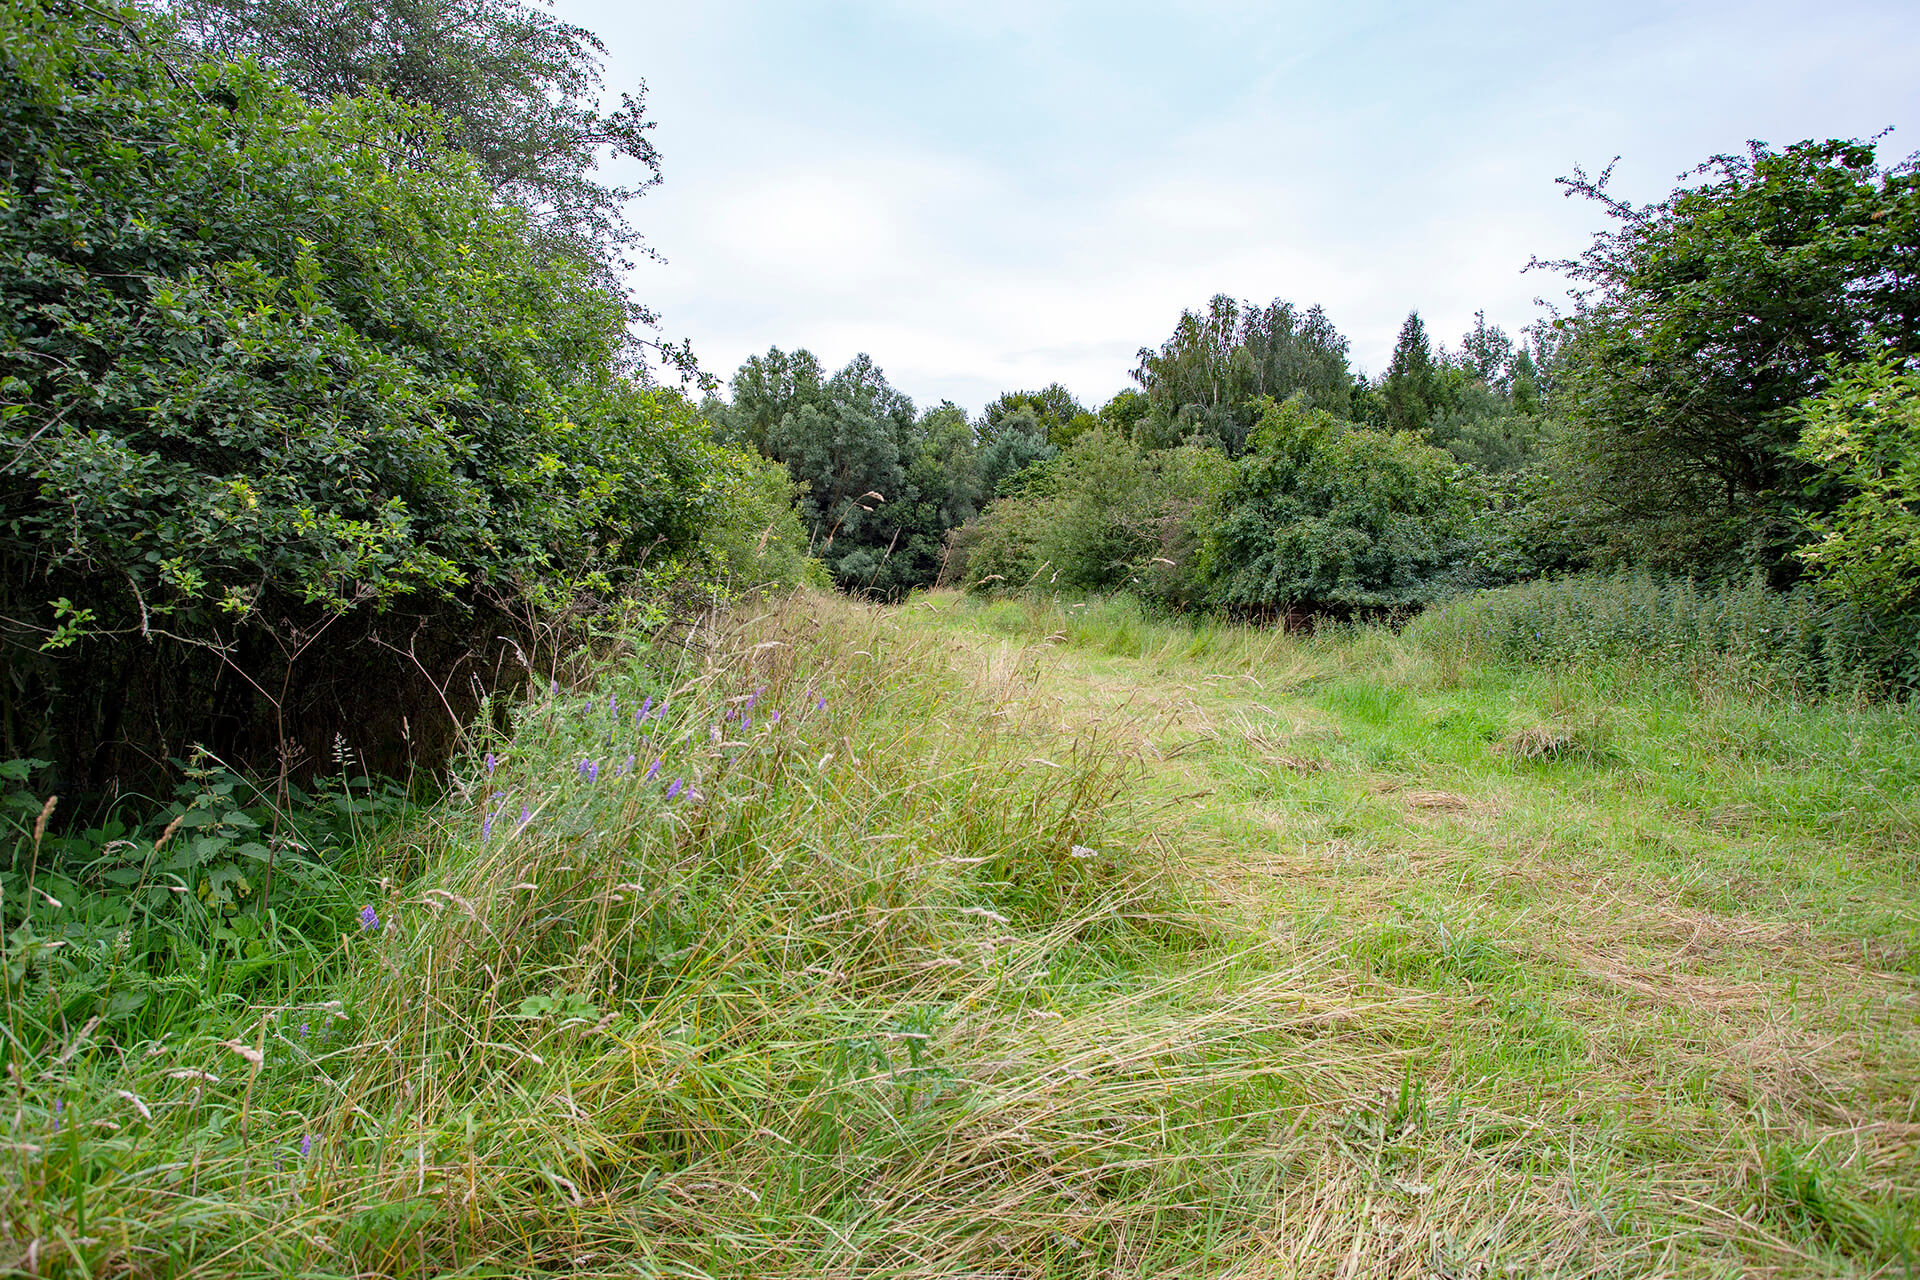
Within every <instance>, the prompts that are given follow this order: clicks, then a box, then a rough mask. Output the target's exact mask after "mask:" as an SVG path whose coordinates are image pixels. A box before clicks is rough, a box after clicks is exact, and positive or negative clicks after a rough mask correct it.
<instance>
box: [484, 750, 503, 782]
mask: <svg viewBox="0 0 1920 1280" xmlns="http://www.w3.org/2000/svg"><path fill="white" fill-rule="evenodd" d="M499 763H500V762H499V761H498V760H497V759H495V758H494V754H493V752H491V751H489V752H487V776H488V777H492V776H493V766H494V765H496V764H499Z"/></svg>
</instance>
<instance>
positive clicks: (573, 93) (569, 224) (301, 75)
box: [170, 0, 660, 320]
mask: <svg viewBox="0 0 1920 1280" xmlns="http://www.w3.org/2000/svg"><path fill="white" fill-rule="evenodd" d="M170 7H171V11H172V12H173V13H174V14H175V15H176V16H177V17H178V18H179V19H180V21H181V23H182V25H183V27H184V28H185V30H186V31H187V32H189V33H190V34H191V35H192V36H193V37H194V38H195V39H196V40H197V41H199V42H200V43H201V44H202V45H203V46H204V47H205V48H207V49H208V50H210V51H211V52H212V53H213V54H214V55H216V56H217V57H219V58H221V59H223V60H237V59H239V58H242V57H252V58H256V59H258V60H259V61H260V62H261V63H262V64H263V65H265V66H267V67H269V68H271V69H272V70H273V71H274V72H275V73H276V74H277V75H278V77H279V78H280V79H281V81H282V82H284V83H285V84H287V85H288V86H289V87H291V88H292V89H293V90H294V91H295V92H297V93H299V94H300V95H301V96H302V97H304V98H306V99H307V101H309V102H311V103H314V104H316V105H320V104H325V103H328V102H330V101H332V100H333V99H334V98H336V97H357V96H363V95H366V94H370V93H374V94H385V95H387V96H390V97H393V98H397V99H400V100H401V101H404V102H411V103H417V104H419V105H421V106H424V107H428V108H430V109H432V110H433V111H435V112H436V113H438V118H439V119H440V120H441V121H442V122H444V125H445V128H446V140H447V141H448V142H449V143H450V144H451V145H453V146H455V147H458V148H460V149H462V150H464V151H465V152H467V153H468V154H469V155H471V156H472V157H473V158H474V162H475V164H476V165H477V167H478V169H479V172H480V174H481V176H482V177H483V178H484V179H485V180H486V181H487V182H488V183H489V184H491V185H492V186H493V188H494V189H495V190H496V191H498V192H500V193H501V194H503V195H505V196H507V197H509V198H511V199H513V200H515V201H517V202H518V203H520V204H521V205H522V206H523V207H525V208H526V209H528V210H529V211H530V212H532V213H533V215H534V218H535V221H536V223H537V224H538V225H540V226H542V227H545V228H548V229H550V230H552V231H554V232H556V233H558V234H559V235H561V236H563V237H565V238H566V239H567V240H568V241H570V242H571V243H572V244H573V245H574V247H575V248H577V249H579V250H581V251H583V252H584V253H586V255H587V256H588V257H590V258H594V259H599V258H601V257H604V256H606V255H608V254H611V253H615V252H617V251H618V250H619V249H620V248H622V247H627V246H632V245H634V244H636V243H637V242H638V236H637V235H636V234H635V233H634V231H633V230H632V228H631V226H629V224H628V223H627V222H626V219H625V215H624V213H623V206H624V205H625V204H626V203H627V202H628V201H630V200H631V199H633V197H635V196H637V195H639V194H640V192H641V191H642V190H644V189H645V188H646V187H649V186H652V185H654V184H655V183H657V182H658V181H659V180H660V157H659V153H658V152H657V151H656V150H655V148H654V145H653V142H652V140H651V139H650V138H649V137H648V133H649V131H650V130H651V129H652V128H653V125H652V122H651V121H648V120H646V119H645V118H644V110H645V109H644V105H643V104H644V99H645V97H646V87H645V86H644V85H641V86H639V88H638V90H637V91H636V92H634V93H632V94H626V95H623V96H622V97H621V100H620V106H619V107H618V108H617V109H615V110H613V111H610V112H608V111H602V110H601V108H600V103H599V99H600V92H601V83H602V82H601V74H600V61H601V59H602V58H603V57H604V56H605V54H606V49H605V47H604V46H603V45H602V44H601V43H600V40H599V38H598V37H597V36H595V35H594V34H593V33H592V32H591V31H588V30H586V29H585V28H584V27H579V26H575V25H573V24H572V23H567V22H562V21H560V20H559V19H558V18H555V17H554V16H553V15H552V14H550V13H546V12H544V11H543V10H541V9H540V8H537V7H535V6H533V5H530V4H524V3H521V0H172V2H171V5H170ZM622 156H628V157H632V158H633V159H635V160H637V161H639V162H640V164H641V166H642V167H643V168H644V169H645V170H646V171H647V174H648V179H647V181H646V182H645V183H643V184H641V185H638V186H617V185H607V184H605V183H604V182H602V181H600V180H599V179H598V178H596V176H595V171H596V169H598V167H599V166H600V164H602V163H604V162H610V161H612V160H615V159H618V158H620V157H622ZM638 314H639V315H640V316H641V317H642V318H644V319H648V320H651V318H652V317H651V315H650V314H649V313H647V312H646V311H645V309H644V308H640V309H639V310H638Z"/></svg>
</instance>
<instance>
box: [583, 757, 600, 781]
mask: <svg viewBox="0 0 1920 1280" xmlns="http://www.w3.org/2000/svg"><path fill="white" fill-rule="evenodd" d="M586 764H587V781H588V782H598V781H600V762H599V761H598V760H589V761H587V762H586Z"/></svg>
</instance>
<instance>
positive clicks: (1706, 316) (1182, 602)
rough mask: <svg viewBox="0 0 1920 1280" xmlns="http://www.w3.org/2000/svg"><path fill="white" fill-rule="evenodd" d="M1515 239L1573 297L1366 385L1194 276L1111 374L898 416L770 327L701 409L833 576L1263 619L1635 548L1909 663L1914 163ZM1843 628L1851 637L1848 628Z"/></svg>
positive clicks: (1919, 222) (1718, 183)
mask: <svg viewBox="0 0 1920 1280" xmlns="http://www.w3.org/2000/svg"><path fill="white" fill-rule="evenodd" d="M1563 182H1564V183H1565V184H1566V185H1567V187H1568V188H1569V192H1570V194H1577V195H1581V196H1584V197H1586V198H1588V199H1590V200H1592V201H1594V202H1596V204H1597V206H1598V207H1599V209H1600V210H1601V211H1602V212H1603V213H1604V214H1605V215H1606V216H1607V217H1608V218H1609V220H1610V223H1611V225H1610V228H1609V229H1608V230H1606V231H1604V232H1602V233H1601V234H1599V235H1597V236H1596V237H1595V239H1594V242H1593V244H1592V246H1591V247H1590V248H1589V249H1588V250H1587V251H1586V252H1585V253H1584V254H1582V255H1581V256H1579V257H1578V258H1575V259H1572V260H1569V261H1564V262H1552V263H1542V264H1536V265H1539V266H1544V267H1547V268H1550V269H1554V270H1557V271H1559V272H1561V273H1563V274H1565V275H1567V276H1570V277H1571V278H1572V279H1573V280H1574V281H1575V282H1576V285H1577V293H1576V296H1575V300H1574V303H1573V305H1572V307H1571V309H1570V310H1569V311H1568V312H1567V313H1565V314H1560V315H1554V316H1551V317H1549V318H1546V319H1542V320H1539V321H1537V322H1535V323H1533V324H1532V325H1530V326H1529V327H1527V328H1526V329H1525V330H1523V331H1521V332H1519V333H1518V334H1512V333H1509V332H1507V331H1505V330H1503V329H1502V328H1500V327H1499V326H1497V325H1494V324H1490V323H1489V322H1488V321H1487V319H1486V317H1485V315H1484V314H1481V315H1478V316H1476V317H1475V322H1474V325H1473V327H1472V329H1470V330H1469V331H1468V332H1466V333H1465V334H1463V335H1461V337H1460V338H1459V340H1458V342H1457V344H1455V345H1452V346H1448V345H1445V344H1436V343H1435V342H1434V341H1433V340H1432V338H1431V337H1430V336H1429V335H1428V333H1427V330H1426V326H1425V324H1424V323H1423V322H1422V320H1421V318H1420V316H1419V314H1418V313H1417V312H1415V313H1411V314H1409V315H1408V317H1407V319H1406V323H1405V324H1404V326H1403V327H1402V328H1401V331H1400V334H1399V338H1398V341H1397V342H1396V344H1395V347H1394V350H1393V355H1392V359H1391V361H1390V362H1389V363H1388V365H1387V368H1386V369H1385V371H1384V372H1383V373H1381V374H1379V375H1378V376H1376V377H1369V376H1368V375H1367V374H1365V373H1363V372H1360V371H1356V370H1354V369H1353V368H1352V367H1351V365H1350V363H1349V360H1348V343H1347V340H1346V338H1345V337H1343V336H1342V335H1341V334H1340V332H1339V330H1338V329H1337V328H1336V327H1335V325H1334V323H1333V321H1332V320H1331V319H1330V318H1329V317H1328V316H1327V315H1326V313H1325V312H1324V311H1323V310H1322V309H1321V308H1319V307H1317V306H1316V307H1311V308H1308V309H1305V310H1302V309H1301V308H1299V307H1297V306H1295V305H1294V304H1292V303H1290V302H1287V301H1284V300H1276V301H1274V302H1272V303H1270V304H1268V305H1264V306H1261V305H1255V304H1249V303H1243V302H1239V301H1236V300H1235V299H1233V298H1231V297H1227V296H1224V295H1222V296H1219V297H1215V298H1214V299H1212V301H1211V302H1209V303H1208V304H1207V306H1206V307H1205V308H1203V309H1201V310H1199V311H1189V312H1186V313H1184V314H1183V315H1182V316H1181V317H1180V319H1179V322H1178V323H1177V324H1176V326H1175V327H1174V331H1173V333H1172V335H1171V336H1170V337H1169V338H1167V340H1166V341H1165V342H1163V343H1162V344H1161V345H1160V346H1159V347H1157V348H1143V349H1142V350H1141V352H1140V355H1139V362H1138V365H1137V367H1136V368H1135V370H1134V372H1133V378H1134V382H1135V384H1136V385H1135V386H1134V387H1132V388H1129V389H1127V390H1125V391H1122V392H1120V393H1119V394H1118V395H1116V396H1115V397H1113V398H1112V399H1111V400H1109V401H1108V402H1107V403H1105V404H1103V405H1100V406H1097V407H1090V406H1086V405H1082V404H1080V403H1078V402H1077V401H1076V400H1075V399H1074V397H1073V396H1072V395H1071V394H1070V393H1069V392H1068V391H1067V390H1066V389H1065V388H1063V387H1061V386H1059V385H1054V386H1049V387H1046V388H1044V389H1042V390H1039V391H1013V392H1008V393H1006V394H1004V395H1002V396H1001V397H999V398H998V399H997V400H995V401H994V402H993V403H992V404H990V405H988V406H987V408H986V410H985V412H984V413H983V414H982V415H981V416H980V417H979V418H978V419H977V420H969V419H968V417H967V415H966V414H965V413H964V412H962V411H961V410H960V409H958V408H956V407H955V406H953V405H950V404H942V405H940V406H939V407H937V408H934V409H930V410H926V411H924V412H916V411H915V409H914V406H913V405H912V403H911V402H910V401H909V400H908V399H907V398H906V397H905V396H902V395H900V394H899V393H898V392H897V391H895V390H893V389H892V388H891V387H889V386H888V385H887V383H886V380H885V378H884V377H883V376H882V375H881V373H880V371H879V370H878V369H877V368H875V367H874V365H873V363H872V361H871V360H870V359H869V358H868V357H866V356H861V357H860V358H859V359H857V360H856V361H855V362H854V363H853V364H851V365H849V366H848V367H847V368H846V369H845V370H842V371H841V372H840V373H838V374H835V375H833V376H831V377H829V376H827V375H826V374H825V372H824V371H823V370H822V369H821V367H820V365H819V362H818V361H817V360H816V359H815V358H814V357H813V356H812V355H811V354H810V353H808V352H806V351H798V352H794V353H792V354H788V353H785V352H782V351H780V350H778V349H775V350H772V351H769V352H768V353H767V354H766V355H765V356H764V357H754V358H752V359H750V360H748V361H747V363H746V364H745V365H743V366H742V367H741V368H740V370H739V372H738V373H736V374H735V375H734V378H733V380H732V384H731V396H730V398H728V399H726V400H721V399H718V398H715V399H711V400H709V401H708V402H707V403H706V404H705V405H703V406H702V413H703V414H704V415H705V416H706V417H707V418H708V419H709V420H710V421H711V422H712V423H713V424H714V429H715V432H716V435H717V437H718V438H719V439H721V440H724V441H727V442H730V443H736V444H740V445H751V446H753V447H754V448H757V449H758V450H760V451H761V452H762V453H764V454H765V455H766V456H768V457H770V458H774V459H777V460H779V461H781V462H783V463H785V464H786V465H787V467H788V470H789V473H790V474H791V476H792V478H793V480H794V481H795V482H796V483H797V484H799V485H800V486H802V492H803V497H802V499H801V517H802V522H803V523H804V524H805V525H806V526H807V527H808V529H809V530H810V532H811V535H812V540H813V548H814V551H815V553H816V554H818V555H820V556H821V557H822V558H824V559H825V561H826V563H827V566H828V568H829V569H830V571H831V572H832V574H833V576H834V578H835V580H836V581H837V582H839V583H840V585H842V586H843V587H845V588H847V589H849V590H856V591H863V592H868V593H871V594H875V595H878V596H881V597H886V598H891V597H894V596H897V595H899V594H900V593H901V592H903V591H905V590H907V589H909V588H911V587H915V586H921V585H926V584H929V583H933V582H935V581H941V582H946V583H951V584H954V585H960V586H965V587H968V588H971V589H975V590H987V591H992V590H1021V589H1027V588H1042V589H1055V590H1065V591H1074V592H1101V591H1114V590H1123V589H1124V590H1127V591H1130V592H1132V593H1134V594H1137V595H1140V596H1142V597H1143V598H1146V599H1149V600H1152V601H1157V602H1159V603H1161V604H1163V605H1166V606H1171V607H1176V608H1182V609H1225V610H1229V611H1233V612H1237V613H1240V614H1244V615H1250V616H1260V617H1268V618H1278V617H1289V616H1291V617H1308V616H1319V615H1325V614H1335V615H1340V616H1347V615H1352V614H1355V613H1362V614H1378V613H1384V612H1392V611H1398V610H1406V609H1410V608H1415V607H1418V606H1421V605H1424V604H1427V603H1430V602H1432V601H1434V600H1437V599H1440V598H1442V597H1445V596H1449V595H1454V594H1458V593H1460V592H1462V591H1466V590H1470V589H1474V588H1483V587H1494V586H1501V585H1504V584H1509V583H1515V582H1522V581H1526V580H1530V579H1534V578H1538V577H1541V576H1543V575H1549V574H1555V573H1562V572H1567V571H1574V570H1580V569H1585V568H1588V567H1604V568H1609V569H1613V568H1618V567H1621V566H1626V565H1633V566H1639V567H1641V568H1644V569H1647V570H1649V571H1653V572H1658V573H1665V574H1669V575H1675V576H1678V577H1681V578H1689V577H1691V578H1697V579H1702V580H1711V581H1736V580H1737V581H1745V580H1747V579H1750V578H1757V579H1758V580H1759V581H1760V582H1762V583H1763V584H1765V585H1766V586H1769V587H1772V588H1775V589H1786V588H1789V587H1792V586H1794V585H1795V584H1798V583H1801V582H1802V581H1809V582H1811V583H1812V584H1813V585H1814V586H1816V587H1817V588H1818V589H1819V590H1821V591H1822V592H1823V593H1824V597H1825V598H1826V599H1827V600H1828V601H1829V603H1830V604H1832V605H1833V606H1834V607H1836V608H1844V609H1847V610H1850V611H1852V612H1853V613H1854V614H1857V615H1858V618H1857V622H1858V626H1860V627H1865V628H1867V629H1868V630H1870V631H1872V632H1873V633H1874V634H1877V635H1879V636H1881V637H1882V639H1883V643H1882V644H1881V645H1880V646H1879V648H1878V649H1877V650H1876V652H1878V653H1879V654H1880V655H1881V657H1882V659H1884V661H1885V663H1886V664H1887V666H1888V672H1887V674H1888V675H1889V676H1890V677H1891V678H1893V679H1894V680H1895V681H1896V682H1901V683H1908V684H1910V683H1912V682H1913V681H1914V680H1915V679H1916V678H1920V667H1916V656H1915V649H1914V637H1915V634H1916V629H1917V628H1920V373H1917V372H1916V363H1915V361H1916V356H1920V175H1917V174H1916V172H1915V168H1914V166H1913V164H1912V163H1911V162H1909V163H1906V164H1901V165H1896V166H1893V167H1891V168H1885V167H1882V166H1881V165H1880V163H1879V162H1878V160H1877V158H1876V154H1875V146H1874V144H1872V143H1861V142H1848V141H1827V142H1814V141H1809V142H1802V143H1798V144H1795V145H1792V146H1789V147H1786V148H1784V149H1782V150H1773V149H1770V148H1768V147H1765V146H1763V145H1760V144H1754V145H1753V146H1752V147H1751V148H1750V149H1749V150H1748V152H1746V153H1745V154H1742V155H1736V156H1720V157H1715V158H1714V159H1713V160H1711V161H1709V162H1708V163H1707V164H1705V165H1703V166H1701V168H1700V169H1699V170H1698V171H1696V172H1695V173H1694V174H1692V175H1690V177H1689V179H1688V180H1687V181H1686V182H1684V184H1683V185H1682V186H1681V187H1680V188H1678V189H1677V190H1675V192H1674V193H1673V194H1672V195H1671V196H1669V197H1668V198H1667V199H1666V200H1663V201H1661V202H1659V203H1657V204H1653V205H1649V206H1646V207H1639V206H1634V205H1631V204H1628V203H1625V202H1623V201H1620V200H1618V199H1616V198H1615V197H1614V196H1612V195H1611V194H1610V192H1609V191H1608V189H1607V176H1606V175H1605V174H1602V175H1601V176H1600V177H1598V178H1589V177H1588V176H1586V175H1585V174H1582V173H1579V172H1578V171H1576V173H1575V174H1574V176H1573V177H1571V178H1567V179H1563ZM1848 625H1849V627H1853V628H1854V629H1855V630H1857V629H1858V627H1855V625H1854V624H1853V623H1849V624H1848Z"/></svg>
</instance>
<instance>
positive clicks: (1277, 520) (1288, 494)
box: [1207, 398, 1465, 613]
mask: <svg viewBox="0 0 1920 1280" xmlns="http://www.w3.org/2000/svg"><path fill="white" fill-rule="evenodd" d="M1455 470H1456V468H1455V465H1454V462H1453V460H1452V459H1451V458H1449V457H1448V456H1447V455H1446V454H1445V453H1443V452H1441V451H1440V450H1438V449H1435V448H1433V447H1432V446H1430V445H1426V444H1422V443H1421V442H1420V441H1419V439H1418V438H1417V437H1415V436H1413V435H1411V434H1409V433H1406V432H1396V433H1388V432H1382V431H1375V430H1371V429H1368V428H1362V427H1355V426H1352V425H1351V424H1348V423H1343V422H1341V421H1340V420H1339V419H1337V418H1335V417H1334V416H1333V415H1332V414H1331V413H1329V412H1327V411H1326V410H1324V409H1315V408H1311V407H1309V406H1308V405H1307V404H1306V403H1305V402H1304V400H1303V399H1301V398H1295V399H1292V400H1289V401H1287V402H1286V403H1284V404H1272V403H1269V404H1268V405H1267V407H1266V410H1265V412H1264V414H1263V415H1262V417H1261V420H1260V424H1259V426H1258V427H1257V428H1256V430H1255V432H1254V436H1253V440H1252V448H1251V450H1250V451H1249V452H1248V454H1247V455H1246V457H1244V458H1242V459H1240V461H1239V462H1238V464H1237V465H1236V468H1235V472H1234V476H1233V479H1232V481H1231V482H1230V483H1229V484H1228V485H1227V487H1226V489H1225V490H1224V491H1223V492H1222V494H1221V496H1220V499H1219V517H1218V520H1217V522H1216V523H1214V524H1213V525H1212V527H1211V529H1210V531H1209V535H1208V541H1207V559H1208V563H1209V569H1210V576H1211V578H1212V580H1213V584H1214V585H1213V590H1214V597H1215V599H1216V600H1217V601H1218V602H1219V603H1220V604H1223V605H1226V606H1228V607H1230V608H1233V609H1237V610H1248V611H1257V612H1262V613H1270V612H1274V611H1281V612H1296V611H1298V612H1319V611H1322V610H1337V611H1349V610H1355V609H1359V610H1376V609H1400V608H1406V607H1409V606H1413V605H1418V604H1422V603H1425V602H1426V601H1427V600H1429V599H1431V598H1432V597H1433V595H1434V593H1435V591H1436V590H1437V586H1436V582H1435V579H1436V577H1437V575H1438V573H1439V571H1440V570H1441V569H1442V568H1443V567H1444V566H1445V565H1446V564H1447V562H1448V560H1449V558H1450V556H1451V555H1452V554H1453V552H1454V547H1453V542H1454V539H1455V537H1456V535H1457V533H1458V531H1459V527H1460V522H1461V519H1462V517H1463V516H1464V514H1465V513H1464V510H1463V506H1464V504H1463V501H1462V495H1461V492H1460V490H1459V488H1458V487H1457V486H1456V484H1455V479H1454V478H1455Z"/></svg>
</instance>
